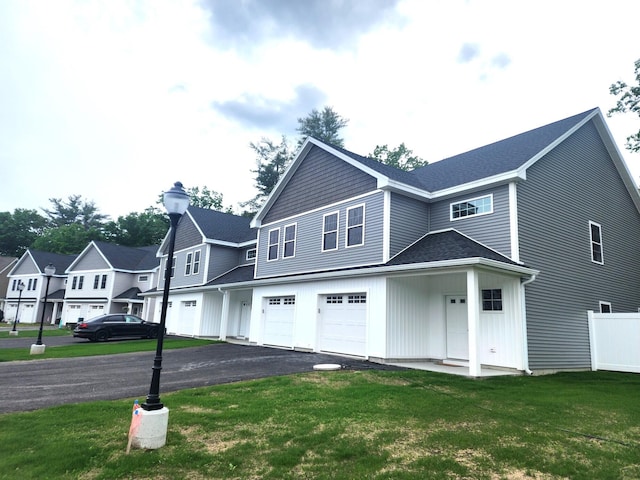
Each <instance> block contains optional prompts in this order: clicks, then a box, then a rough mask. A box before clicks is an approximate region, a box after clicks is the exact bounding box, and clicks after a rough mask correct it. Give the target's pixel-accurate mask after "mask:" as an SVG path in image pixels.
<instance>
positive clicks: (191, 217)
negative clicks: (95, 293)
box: [144, 206, 256, 337]
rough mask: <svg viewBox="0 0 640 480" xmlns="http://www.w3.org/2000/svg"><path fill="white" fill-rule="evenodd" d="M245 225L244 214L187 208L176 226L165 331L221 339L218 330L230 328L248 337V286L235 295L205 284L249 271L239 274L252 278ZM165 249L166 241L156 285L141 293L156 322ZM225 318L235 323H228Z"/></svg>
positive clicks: (252, 242)
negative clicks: (145, 292)
mask: <svg viewBox="0 0 640 480" xmlns="http://www.w3.org/2000/svg"><path fill="white" fill-rule="evenodd" d="M249 223H250V219H248V218H246V217H241V216H237V215H232V214H229V213H223V212H219V211H215V210H209V209H204V208H198V207H193V206H191V207H189V209H188V210H187V212H186V213H185V215H184V216H183V217H182V219H181V220H180V223H179V224H178V229H177V238H176V245H175V253H174V264H173V274H172V276H171V278H172V279H171V296H170V298H169V301H170V303H169V306H168V310H167V319H166V329H167V332H168V333H173V334H179V335H187V336H208V337H219V336H220V335H221V330H222V331H225V332H230V331H234V332H235V334H236V335H237V336H240V337H244V336H246V335H248V327H249V318H250V313H251V293H252V292H251V289H250V288H249V289H243V288H238V289H236V290H234V292H233V294H225V292H224V291H222V290H219V289H217V288H213V287H211V286H208V285H210V284H211V282H212V281H214V280H216V279H218V278H221V277H225V278H229V277H230V276H231V277H234V276H236V275H238V274H239V273H242V272H249V275H248V276H246V275H244V276H243V277H242V278H249V279H250V278H252V277H253V265H254V263H255V255H256V230H255V229H252V228H251V227H250V225H249ZM166 250H167V243H166V239H165V242H164V243H163V245H162V246H161V248H160V253H159V254H160V255H163V254H164V257H163V258H162V261H161V268H160V272H161V273H160V275H158V280H157V285H156V287H157V289H156V290H154V291H150V292H148V293H147V294H145V295H144V296H145V298H146V301H145V303H146V304H148V305H149V306H148V307H147V311H152V310H154V311H155V314H154V317H153V320H154V321H156V322H159V321H160V310H161V306H162V301H161V300H162V298H161V296H162V290H163V287H164V273H165V265H166V260H167V258H166ZM234 278H236V277H234ZM154 302H155V308H154V307H153V306H152V305H153V304H154ZM223 312H224V313H223ZM228 322H233V326H231V327H229V326H228ZM243 322H244V323H243ZM234 329H235V330H234Z"/></svg>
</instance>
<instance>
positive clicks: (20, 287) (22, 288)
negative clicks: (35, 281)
mask: <svg viewBox="0 0 640 480" xmlns="http://www.w3.org/2000/svg"><path fill="white" fill-rule="evenodd" d="M18 290H20V291H23V290H24V283H23V282H22V280H20V281H19V282H18Z"/></svg>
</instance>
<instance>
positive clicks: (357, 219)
mask: <svg viewBox="0 0 640 480" xmlns="http://www.w3.org/2000/svg"><path fill="white" fill-rule="evenodd" d="M346 243H347V247H355V246H358V245H364V205H358V206H357V207H351V208H347V238H346Z"/></svg>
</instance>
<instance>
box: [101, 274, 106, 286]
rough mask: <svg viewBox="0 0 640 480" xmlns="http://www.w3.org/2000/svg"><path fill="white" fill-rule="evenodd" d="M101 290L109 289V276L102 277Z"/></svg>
mask: <svg viewBox="0 0 640 480" xmlns="http://www.w3.org/2000/svg"><path fill="white" fill-rule="evenodd" d="M100 288H101V289H103V290H104V289H105V288H107V275H106V274H104V275H102V281H101V282H100Z"/></svg>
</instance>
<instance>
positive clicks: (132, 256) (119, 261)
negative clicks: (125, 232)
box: [94, 241, 160, 271]
mask: <svg viewBox="0 0 640 480" xmlns="http://www.w3.org/2000/svg"><path fill="white" fill-rule="evenodd" d="M94 243H95V245H96V247H98V248H99V249H100V251H101V252H102V254H103V255H104V256H105V257H106V258H107V260H108V261H109V263H110V264H111V266H112V267H113V268H115V269H118V270H137V271H148V270H153V269H154V268H156V267H157V266H158V265H160V261H159V260H158V258H156V252H157V251H158V246H155V245H152V246H148V247H125V246H123V245H116V244H115V243H108V242H101V241H95V242H94Z"/></svg>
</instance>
